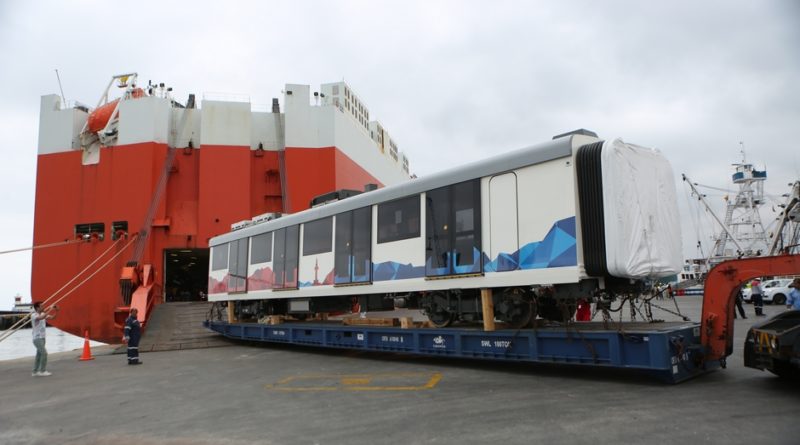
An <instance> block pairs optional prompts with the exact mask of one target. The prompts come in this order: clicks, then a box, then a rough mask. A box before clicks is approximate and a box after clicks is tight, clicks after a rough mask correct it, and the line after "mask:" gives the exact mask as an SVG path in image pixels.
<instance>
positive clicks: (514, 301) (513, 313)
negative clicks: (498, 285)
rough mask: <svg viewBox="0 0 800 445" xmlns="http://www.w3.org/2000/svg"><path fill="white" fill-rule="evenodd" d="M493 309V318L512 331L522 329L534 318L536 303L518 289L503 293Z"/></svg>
mask: <svg viewBox="0 0 800 445" xmlns="http://www.w3.org/2000/svg"><path fill="white" fill-rule="evenodd" d="M494 309H495V317H496V318H497V319H498V320H500V321H502V322H505V323H508V325H509V327H511V328H512V329H519V328H523V327H525V326H527V325H529V324H530V322H531V320H533V319H534V318H536V303H535V302H534V301H533V300H532V299H531V298H530V297H529V296H527V295H526V294H525V292H524V291H522V290H521V289H519V288H516V289H510V290H507V291H505V292H503V294H502V295H501V297H500V300H499V301H498V302H497V303H496V304H495V307H494Z"/></svg>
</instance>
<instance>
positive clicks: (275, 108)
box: [272, 97, 281, 113]
mask: <svg viewBox="0 0 800 445" xmlns="http://www.w3.org/2000/svg"><path fill="white" fill-rule="evenodd" d="M272 112H273V113H280V112H281V105H280V104H279V103H278V98H277V97H273V98H272Z"/></svg>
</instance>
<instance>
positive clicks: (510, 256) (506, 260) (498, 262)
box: [488, 173, 519, 272]
mask: <svg viewBox="0 0 800 445" xmlns="http://www.w3.org/2000/svg"><path fill="white" fill-rule="evenodd" d="M488 250H489V252H488V253H489V261H491V262H492V263H493V264H494V270H495V271H497V272H501V271H507V270H516V269H518V265H519V258H518V256H519V253H518V251H519V218H518V216H517V175H516V174H515V173H506V174H502V175H497V176H493V177H492V178H491V179H489V249H488Z"/></svg>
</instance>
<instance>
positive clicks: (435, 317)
mask: <svg viewBox="0 0 800 445" xmlns="http://www.w3.org/2000/svg"><path fill="white" fill-rule="evenodd" d="M454 318H455V317H453V313H452V312H447V311H439V312H433V313H430V314H428V320H430V321H431V323H432V324H433V325H434V326H436V327H437V328H446V327H447V326H450V324H451V323H453V319H454Z"/></svg>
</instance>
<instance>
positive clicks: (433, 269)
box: [425, 179, 483, 277]
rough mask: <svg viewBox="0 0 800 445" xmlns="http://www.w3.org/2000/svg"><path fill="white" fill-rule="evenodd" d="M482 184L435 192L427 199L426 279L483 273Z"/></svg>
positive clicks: (454, 185)
mask: <svg viewBox="0 0 800 445" xmlns="http://www.w3.org/2000/svg"><path fill="white" fill-rule="evenodd" d="M480 184H481V183H480V180H479V179H475V180H471V181H466V182H461V183H458V184H453V185H449V186H446V187H441V188H438V189H434V190H431V191H429V192H427V193H426V194H425V195H426V196H425V201H426V203H425V204H426V214H425V224H426V229H427V230H426V234H425V237H426V239H425V249H426V252H425V275H426V276H428V277H436V276H447V275H462V274H472V273H480V272H481V270H482V263H483V262H482V261H481V188H480Z"/></svg>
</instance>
